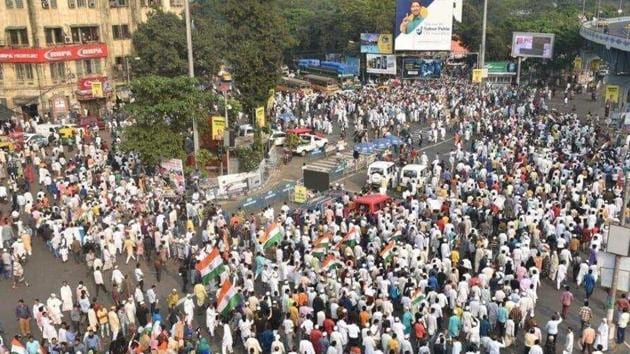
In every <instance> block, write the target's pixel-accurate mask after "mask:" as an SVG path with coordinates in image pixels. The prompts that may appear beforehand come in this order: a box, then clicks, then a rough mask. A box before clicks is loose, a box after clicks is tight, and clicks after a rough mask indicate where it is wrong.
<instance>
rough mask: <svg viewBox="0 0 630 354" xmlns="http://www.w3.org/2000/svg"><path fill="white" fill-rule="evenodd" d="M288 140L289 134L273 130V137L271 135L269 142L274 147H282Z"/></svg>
mask: <svg viewBox="0 0 630 354" xmlns="http://www.w3.org/2000/svg"><path fill="white" fill-rule="evenodd" d="M286 140H287V133H285V132H282V131H279V130H272V131H271V135H269V142H270V143H271V145H273V146H282V145H284V143H285V142H286Z"/></svg>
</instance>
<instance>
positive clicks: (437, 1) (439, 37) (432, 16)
mask: <svg viewBox="0 0 630 354" xmlns="http://www.w3.org/2000/svg"><path fill="white" fill-rule="evenodd" d="M394 27H395V29H394V30H395V31H396V34H395V35H396V38H395V40H394V47H395V49H396V51H406V50H409V51H417V50H449V51H450V50H451V35H452V32H453V0H397V2H396V24H395V26H394Z"/></svg>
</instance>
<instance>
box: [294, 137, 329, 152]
mask: <svg viewBox="0 0 630 354" xmlns="http://www.w3.org/2000/svg"><path fill="white" fill-rule="evenodd" d="M326 144H328V139H326V138H322V137H319V136H317V135H313V134H302V135H300V144H299V145H298V146H297V147H296V148H295V149H293V153H294V154H298V155H301V156H306V154H307V153H309V152H313V151H316V150H319V149H323V148H324V147H325V146H326Z"/></svg>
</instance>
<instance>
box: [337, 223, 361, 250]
mask: <svg viewBox="0 0 630 354" xmlns="http://www.w3.org/2000/svg"><path fill="white" fill-rule="evenodd" d="M358 234H359V233H358V232H357V228H356V227H353V228H352V229H350V231H348V233H347V234H346V236H344V237H343V239H342V240H341V242H340V243H339V244H338V245H337V248H341V247H343V246H346V247H354V246H356V245H357V236H358Z"/></svg>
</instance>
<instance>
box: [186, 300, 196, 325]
mask: <svg viewBox="0 0 630 354" xmlns="http://www.w3.org/2000/svg"><path fill="white" fill-rule="evenodd" d="M194 312H195V303H194V302H193V299H192V295H188V296H187V297H186V300H184V313H185V314H186V324H187V325H188V326H190V324H191V322H192V320H193V317H194V315H195V314H194Z"/></svg>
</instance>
